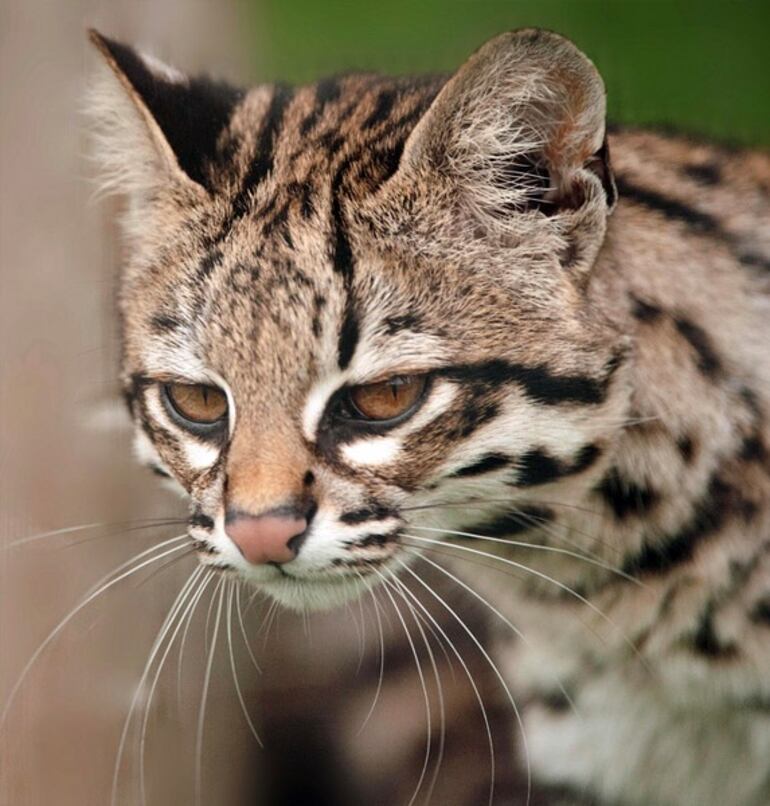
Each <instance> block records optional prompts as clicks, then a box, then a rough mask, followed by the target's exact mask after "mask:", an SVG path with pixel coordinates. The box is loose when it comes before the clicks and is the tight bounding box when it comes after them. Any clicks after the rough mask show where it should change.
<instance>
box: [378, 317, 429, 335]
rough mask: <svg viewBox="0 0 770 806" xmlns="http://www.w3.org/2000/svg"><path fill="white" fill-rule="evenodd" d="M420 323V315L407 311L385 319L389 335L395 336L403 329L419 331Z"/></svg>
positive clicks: (386, 330)
mask: <svg viewBox="0 0 770 806" xmlns="http://www.w3.org/2000/svg"><path fill="white" fill-rule="evenodd" d="M420 325H421V320H420V317H419V316H417V314H415V313H405V314H401V315H399V316H388V317H387V318H386V319H385V332H386V333H387V334H388V336H393V335H395V334H396V333H399V332H400V331H402V330H414V331H419V329H420Z"/></svg>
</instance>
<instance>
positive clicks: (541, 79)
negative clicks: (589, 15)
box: [401, 29, 616, 221]
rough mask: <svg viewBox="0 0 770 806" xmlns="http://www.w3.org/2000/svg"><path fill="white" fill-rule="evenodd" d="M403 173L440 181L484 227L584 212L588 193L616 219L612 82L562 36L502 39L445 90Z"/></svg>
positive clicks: (411, 143) (531, 33)
mask: <svg viewBox="0 0 770 806" xmlns="http://www.w3.org/2000/svg"><path fill="white" fill-rule="evenodd" d="M401 171H402V172H403V173H406V174H412V176H416V175H417V174H422V175H423V176H424V177H426V179H427V181H428V182H429V183H430V178H429V177H430V176H431V175H432V176H433V177H435V178H437V179H439V180H440V182H441V183H443V184H445V185H446V186H448V187H449V188H452V189H453V190H452V195H451V198H457V199H458V200H462V204H463V207H464V208H465V209H469V210H471V211H475V212H476V213H477V214H478V215H479V216H481V217H482V218H487V217H491V218H494V219H498V220H501V221H505V220H510V218H511V216H512V215H514V216H515V215H516V214H517V213H524V212H528V211H532V210H537V211H540V212H542V213H545V214H546V215H551V214H554V213H558V212H559V211H560V210H564V209H576V208H578V207H580V206H581V205H582V204H583V203H584V201H586V194H588V197H590V199H591V200H592V201H595V202H596V204H599V205H602V206H604V207H605V208H606V210H609V209H611V208H612V206H613V205H614V203H615V197H616V194H615V186H614V182H613V179H612V174H611V171H610V165H609V154H608V149H607V143H606V138H605V90H604V84H603V82H602V79H601V77H600V75H599V73H598V71H597V70H596V68H595V67H594V65H593V64H592V63H591V61H590V60H589V59H588V58H587V57H586V56H585V55H584V54H583V53H582V52H581V51H580V50H579V49H578V48H577V47H576V46H575V45H573V44H572V42H570V41H569V40H567V39H565V38H564V37H562V36H559V35H558V34H554V33H551V32H550V31H541V30H535V29H525V30H520V31H513V32H511V33H507V34H502V35H501V36H498V37H496V38H495V39H492V40H491V41H489V42H487V43H486V44H485V45H484V46H482V47H481V48H480V49H479V50H478V51H476V53H474V54H473V55H472V56H471V57H470V58H469V59H468V61H466V63H465V64H464V65H463V66H462V67H461V68H460V69H459V70H458V71H457V73H455V75H454V76H453V77H452V78H450V79H449V81H448V82H447V83H446V84H445V86H444V87H443V88H442V90H441V92H440V93H439V94H438V96H437V97H436V99H435V100H434V101H433V103H432V105H431V106H430V108H429V109H428V110H427V112H426V113H425V114H424V116H423V117H422V119H421V120H420V121H419V122H418V124H417V126H416V127H415V128H414V130H413V132H412V133H411V135H410V136H409V138H408V140H407V142H406V145H405V147H404V153H403V156H402V160H401ZM403 173H402V175H403ZM594 206H596V205H594Z"/></svg>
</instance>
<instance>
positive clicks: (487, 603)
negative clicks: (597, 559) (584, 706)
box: [408, 549, 580, 716]
mask: <svg viewBox="0 0 770 806" xmlns="http://www.w3.org/2000/svg"><path fill="white" fill-rule="evenodd" d="M408 550H409V551H411V552H412V553H413V554H414V555H415V556H416V557H419V559H420V560H422V561H423V562H425V563H428V565H431V566H433V568H435V569H437V570H438V571H440V572H441V573H442V574H444V576H447V577H449V579H451V580H452V581H453V582H455V583H456V584H457V585H459V586H460V587H461V588H463V590H466V591H467V592H468V593H470V594H471V595H472V596H473V597H474V598H476V599H477V600H478V601H480V602H481V603H482V604H483V605H484V606H485V607H487V608H488V609H489V610H491V611H492V612H493V613H494V614H495V615H496V616H497V617H498V618H499V619H500V620H501V621H502V622H503V623H504V624H505V625H506V626H507V627H509V628H510V629H511V630H512V631H513V633H514V634H515V635H516V636H517V637H518V638H519V639H521V640H522V641H523V642H524V643H525V644H526V645H527V646H529V647H531V646H532V644H531V643H530V641H529V639H528V638H527V637H526V636H525V635H524V633H523V632H522V631H521V630H520V629H519V628H518V627H517V626H516V625H515V624H514V623H513V622H512V621H511V620H510V619H508V618H507V617H506V616H505V614H503V613H502V612H501V611H500V610H498V609H497V608H496V607H495V606H494V605H493V604H492V603H491V602H490V601H489V600H488V599H485V598H484V597H483V596H482V595H481V594H480V593H478V591H476V590H474V589H473V588H472V587H471V586H470V585H468V584H466V583H465V582H463V581H462V580H461V579H460V578H459V577H457V576H455V575H454V574H453V573H452V572H451V571H449V570H448V569H447V568H444V566H443V565H441V564H440V563H437V562H434V561H433V560H431V559H430V557H426V556H425V555H424V554H421V553H420V552H419V551H414V550H412V549H408ZM551 677H552V680H553V681H554V683H556V685H557V686H558V688H559V691H560V692H561V693H562V694H563V695H564V697H565V699H566V700H567V702H568V703H569V705H570V707H571V708H572V710H573V712H574V713H575V714H576V715H577V716H580V714H579V713H578V710H577V708H576V707H575V703H574V702H573V701H572V697H570V695H569V693H568V692H567V690H566V689H565V688H564V685H563V684H562V682H561V680H560V679H559V678H558V677H555V676H553V675H552V676H551Z"/></svg>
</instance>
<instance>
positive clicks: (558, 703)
mask: <svg viewBox="0 0 770 806" xmlns="http://www.w3.org/2000/svg"><path fill="white" fill-rule="evenodd" d="M537 702H539V703H540V704H541V705H542V706H543V707H544V708H546V709H548V710H549V711H552V712H553V713H556V714H562V713H565V712H566V711H569V710H570V709H571V708H572V705H571V703H570V701H569V698H568V696H567V695H566V694H565V693H564V692H563V691H549V692H547V693H545V694H541V695H540V696H539V697H538V698H537Z"/></svg>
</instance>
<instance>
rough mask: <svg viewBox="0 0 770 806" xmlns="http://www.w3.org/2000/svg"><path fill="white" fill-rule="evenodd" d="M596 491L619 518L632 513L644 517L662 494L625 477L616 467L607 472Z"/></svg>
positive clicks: (621, 518) (626, 516)
mask: <svg viewBox="0 0 770 806" xmlns="http://www.w3.org/2000/svg"><path fill="white" fill-rule="evenodd" d="M596 491H597V492H598V493H599V495H601V496H602V498H603V499H604V501H605V503H606V504H607V506H609V507H610V509H611V510H612V511H613V513H614V514H615V517H616V518H617V519H618V520H624V519H625V518H628V517H629V516H632V515H635V516H637V517H643V516H644V515H646V514H647V513H648V512H649V511H650V510H651V509H652V508H653V507H655V506H656V505H657V504H658V502H659V501H660V495H659V494H658V493H657V492H656V491H655V490H651V489H650V488H649V487H642V486H640V485H638V484H636V483H635V482H633V481H630V480H629V479H624V478H623V477H622V476H621V475H620V473H619V472H618V471H617V469H616V468H613V469H612V470H610V471H609V473H607V475H606V476H605V477H604V478H603V479H602V481H601V482H600V484H599V485H598V486H597V487H596Z"/></svg>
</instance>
